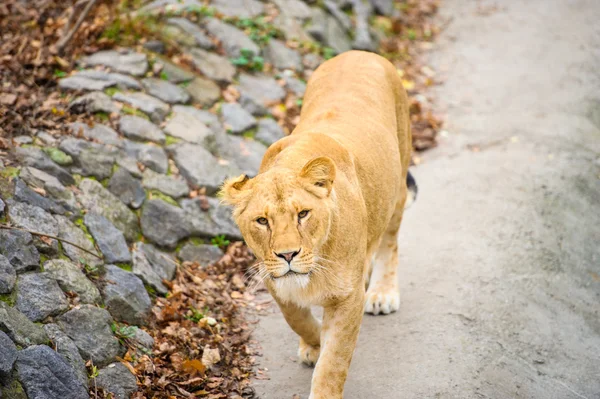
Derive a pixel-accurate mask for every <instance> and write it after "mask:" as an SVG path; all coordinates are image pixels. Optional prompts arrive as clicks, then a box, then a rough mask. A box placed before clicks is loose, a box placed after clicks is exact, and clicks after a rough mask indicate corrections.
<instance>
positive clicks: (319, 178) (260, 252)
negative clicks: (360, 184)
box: [221, 157, 336, 288]
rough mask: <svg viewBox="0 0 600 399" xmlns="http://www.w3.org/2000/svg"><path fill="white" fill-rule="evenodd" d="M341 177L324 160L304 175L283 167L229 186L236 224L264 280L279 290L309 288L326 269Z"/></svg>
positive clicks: (228, 198) (306, 168)
mask: <svg viewBox="0 0 600 399" xmlns="http://www.w3.org/2000/svg"><path fill="white" fill-rule="evenodd" d="M335 174H336V168H335V164H334V163H333V161H332V160H331V159H330V158H328V157H318V158H315V159H313V160H311V161H309V162H307V163H306V165H304V167H303V168H302V169H301V170H300V171H299V172H298V171H297V170H291V169H287V168H284V167H281V166H277V167H273V168H271V169H269V170H267V171H266V172H264V173H261V174H259V175H258V176H256V177H255V178H252V179H249V178H248V177H247V176H240V177H237V178H232V179H229V180H227V181H226V182H225V184H224V185H223V188H222V190H221V197H222V199H223V200H224V202H226V203H228V204H230V205H233V207H234V211H233V216H234V219H235V221H236V222H237V224H238V226H239V227H240V230H241V232H242V235H243V236H244V239H245V240H246V243H247V244H248V246H249V247H250V248H251V249H252V250H253V251H254V253H255V255H256V256H257V257H258V259H259V260H260V273H262V276H261V277H263V278H269V279H271V281H272V282H273V283H274V285H275V287H281V288H283V287H286V286H291V285H293V286H295V287H298V286H300V287H306V286H307V285H308V284H309V283H310V281H311V277H312V276H313V275H316V274H318V272H319V271H323V270H324V269H325V267H324V266H323V265H322V263H323V262H325V260H323V259H321V258H320V257H319V253H320V249H321V247H322V246H323V245H324V243H325V242H326V240H327V236H328V233H329V229H330V225H331V220H332V215H333V212H334V209H335V206H334V203H335V198H334V197H335V194H334V193H333V192H332V190H333V182H334V180H335ZM321 261H322V262H321Z"/></svg>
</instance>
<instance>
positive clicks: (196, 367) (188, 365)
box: [181, 356, 206, 375]
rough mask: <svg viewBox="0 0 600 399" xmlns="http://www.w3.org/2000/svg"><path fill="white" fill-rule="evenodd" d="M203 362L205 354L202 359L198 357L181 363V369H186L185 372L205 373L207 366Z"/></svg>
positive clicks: (193, 373)
mask: <svg viewBox="0 0 600 399" xmlns="http://www.w3.org/2000/svg"><path fill="white" fill-rule="evenodd" d="M203 363H204V356H203V359H202V361H200V360H198V359H193V360H185V361H184V362H183V363H181V370H182V371H184V372H185V373H188V374H191V375H196V374H200V375H204V371H205V370H206V366H205V364H203Z"/></svg>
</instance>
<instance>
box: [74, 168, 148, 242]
mask: <svg viewBox="0 0 600 399" xmlns="http://www.w3.org/2000/svg"><path fill="white" fill-rule="evenodd" d="M79 189H80V190H81V193H80V194H79V195H78V198H79V202H81V204H82V205H83V207H84V208H85V209H87V210H88V211H89V212H95V213H98V214H100V215H102V216H104V217H105V218H107V219H108V220H110V221H111V222H112V224H114V225H115V227H116V228H117V229H119V230H121V231H122V232H123V234H124V235H125V238H126V239H127V240H129V241H134V240H135V239H136V238H137V236H138V234H139V226H138V220H137V216H136V215H135V213H133V212H132V211H131V210H130V209H129V208H127V206H126V205H125V204H123V203H122V202H121V201H120V200H119V199H118V198H117V197H115V196H114V195H113V194H112V193H111V192H110V191H108V190H106V189H105V188H104V187H102V184H100V183H98V182H97V181H95V180H90V179H83V180H82V182H81V184H79Z"/></svg>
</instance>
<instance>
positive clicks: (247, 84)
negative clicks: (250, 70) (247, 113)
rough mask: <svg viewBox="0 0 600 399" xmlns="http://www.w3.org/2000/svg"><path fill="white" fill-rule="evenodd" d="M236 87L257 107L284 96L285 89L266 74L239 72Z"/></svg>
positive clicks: (276, 100)
mask: <svg viewBox="0 0 600 399" xmlns="http://www.w3.org/2000/svg"><path fill="white" fill-rule="evenodd" d="M237 89H238V90H239V91H240V93H241V94H242V95H243V96H245V97H247V100H248V101H251V102H253V103H255V104H256V106H257V107H264V106H271V105H274V104H276V103H279V102H280V101H281V100H283V99H284V98H285V90H284V89H283V87H281V86H279V84H278V83H277V81H275V79H273V78H272V77H270V76H266V75H262V74H261V75H249V74H246V73H241V74H240V77H239V86H237Z"/></svg>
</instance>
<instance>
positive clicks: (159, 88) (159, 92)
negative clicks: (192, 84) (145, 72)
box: [142, 78, 190, 104]
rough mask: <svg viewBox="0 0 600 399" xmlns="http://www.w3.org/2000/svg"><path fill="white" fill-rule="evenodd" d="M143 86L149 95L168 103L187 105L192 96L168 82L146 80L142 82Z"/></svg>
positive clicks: (154, 79) (153, 79)
mask: <svg viewBox="0 0 600 399" xmlns="http://www.w3.org/2000/svg"><path fill="white" fill-rule="evenodd" d="M142 84H143V85H144V88H145V89H146V91H147V92H148V93H149V94H151V95H152V96H154V97H157V98H159V99H161V100H163V101H164V102H166V103H169V104H176V103H182V104H185V103H187V102H188V101H190V95H189V94H188V93H187V92H186V91H185V90H184V89H182V88H181V87H179V86H177V85H175V84H173V83H171V82H167V81H166V80H161V79H156V78H146V79H143V80H142Z"/></svg>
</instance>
